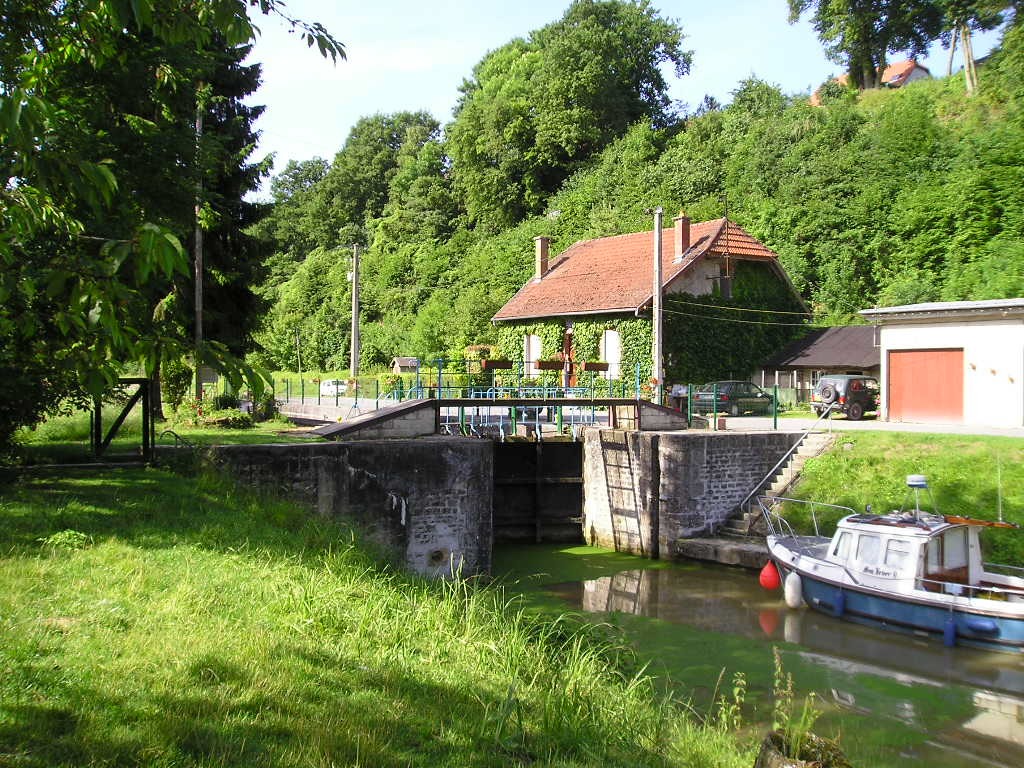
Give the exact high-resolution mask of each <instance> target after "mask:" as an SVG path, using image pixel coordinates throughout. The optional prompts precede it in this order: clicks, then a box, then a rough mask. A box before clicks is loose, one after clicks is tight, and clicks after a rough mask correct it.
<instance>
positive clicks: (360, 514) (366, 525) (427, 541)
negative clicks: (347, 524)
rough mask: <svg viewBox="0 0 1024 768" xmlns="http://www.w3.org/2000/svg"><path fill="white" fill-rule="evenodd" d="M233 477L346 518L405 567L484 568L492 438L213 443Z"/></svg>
mask: <svg viewBox="0 0 1024 768" xmlns="http://www.w3.org/2000/svg"><path fill="white" fill-rule="evenodd" d="M210 458H211V460H212V461H213V462H214V463H215V464H217V465H219V466H221V467H222V468H223V469H224V470H225V471H227V472H228V473H229V474H231V475H233V476H234V477H235V478H236V479H237V480H238V481H239V482H240V483H241V484H243V485H247V486H249V487H252V488H260V489H266V490H269V491H272V492H274V493H280V494H284V495H286V496H289V497H291V498H294V499H296V500H297V501H300V502H302V503H305V504H308V505H309V506H311V507H312V508H314V509H316V510H317V512H318V513H319V514H321V515H324V516H325V517H335V516H337V517H344V518H347V519H349V520H352V521H353V522H354V523H355V524H356V525H357V526H358V527H359V529H360V530H361V531H363V532H364V534H365V535H366V536H367V537H368V538H369V539H370V540H371V541H373V542H375V543H376V544H377V545H378V546H380V547H382V548H383V549H384V550H385V551H387V552H389V553H391V555H392V557H394V558H395V559H396V560H397V561H399V562H401V563H403V564H404V565H405V566H406V567H408V568H409V569H410V570H412V571H414V572H416V573H421V574H424V575H428V576H438V577H447V576H451V575H452V574H453V573H455V572H461V574H462V575H464V576H471V575H476V574H483V573H489V572H490V569H491V543H492V532H491V507H492V477H493V472H494V470H493V444H492V443H491V442H490V441H489V440H471V439H466V438H446V437H436V438H421V439H416V440H386V441H385V440H372V441H361V442H351V443H315V444H310V445H294V444H293V445H252V446H244V445H240V446H221V447H218V448H215V449H212V450H211V453H210Z"/></svg>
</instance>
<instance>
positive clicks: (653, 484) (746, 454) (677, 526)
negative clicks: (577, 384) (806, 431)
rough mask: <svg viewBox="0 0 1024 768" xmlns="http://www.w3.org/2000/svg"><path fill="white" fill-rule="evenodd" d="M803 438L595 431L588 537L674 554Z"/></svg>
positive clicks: (587, 451) (590, 438)
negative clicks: (678, 543)
mask: <svg viewBox="0 0 1024 768" xmlns="http://www.w3.org/2000/svg"><path fill="white" fill-rule="evenodd" d="M798 437H799V436H798V435H796V434H791V433H776V432H772V433H728V432H711V433H694V432H624V431H621V430H610V429H589V430H587V431H586V433H585V435H584V447H583V487H584V505H583V528H584V530H583V533H584V536H585V538H586V539H587V541H588V542H590V543H592V544H597V545H600V546H604V547H611V548H614V549H616V550H619V551H623V552H631V553H633V554H638V555H644V556H647V557H674V556H675V555H676V554H677V553H676V551H675V542H676V541H677V540H678V539H681V538H687V537H691V536H698V535H702V534H708V533H711V532H712V531H714V530H715V528H716V527H717V526H718V525H720V524H721V523H722V522H724V520H725V519H726V518H727V517H728V516H729V514H730V513H731V512H732V511H733V510H734V509H735V507H736V505H737V504H739V502H740V501H742V500H743V498H744V497H745V496H746V495H747V493H749V492H750V491H751V490H752V489H753V488H754V486H755V485H756V484H757V483H758V482H760V481H761V480H762V479H763V478H764V476H765V475H766V474H767V473H768V470H770V469H771V468H772V466H774V465H775V463H776V462H778V460H779V459H781V458H782V456H783V455H784V454H785V453H786V451H787V450H789V449H790V448H791V447H792V446H793V444H794V442H795V441H796V440H797V439H798Z"/></svg>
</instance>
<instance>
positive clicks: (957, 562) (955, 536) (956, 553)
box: [924, 526, 969, 584]
mask: <svg viewBox="0 0 1024 768" xmlns="http://www.w3.org/2000/svg"><path fill="white" fill-rule="evenodd" d="M968 553H969V548H968V541H967V528H966V527H965V526H957V527H955V528H950V529H948V530H946V531H943V532H942V534H941V535H939V536H935V537H934V538H932V540H931V541H929V542H928V546H927V548H926V550H925V573H924V575H925V578H926V579H930V580H932V581H941V582H952V583H956V584H966V583H967V580H968V563H969V560H968Z"/></svg>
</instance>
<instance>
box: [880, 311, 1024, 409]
mask: <svg viewBox="0 0 1024 768" xmlns="http://www.w3.org/2000/svg"><path fill="white" fill-rule="evenodd" d="M881 345H882V350H881V352H882V381H883V386H882V411H883V415H884V418H888V414H889V402H888V396H889V393H888V389H889V388H888V386H887V385H886V382H888V380H889V370H888V363H889V352H890V351H891V350H914V349H958V348H962V349H963V351H964V372H963V376H964V423H965V424H975V425H979V426H983V425H984V426H995V427H1020V426H1022V425H1024V323H1022V322H1021V321H1020V320H975V321H971V320H967V319H963V318H955V319H952V320H950V321H946V322H942V321H938V320H937V321H935V322H930V323H925V322H921V323H906V324H900V323H893V324H892V325H883V326H882V331H881Z"/></svg>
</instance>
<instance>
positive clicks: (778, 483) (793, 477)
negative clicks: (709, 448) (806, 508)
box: [719, 432, 835, 537]
mask: <svg viewBox="0 0 1024 768" xmlns="http://www.w3.org/2000/svg"><path fill="white" fill-rule="evenodd" d="M834 440H835V436H834V435H830V434H825V433H820V432H812V433H811V434H809V435H807V436H806V437H805V438H804V439H803V441H802V442H801V443H800V446H799V447H798V448H797V449H796V451H794V452H793V455H792V456H790V459H789V461H788V462H787V463H786V464H784V465H783V466H782V467H781V468H780V469H779V471H778V472H777V473H776V475H775V477H774V478H772V480H771V481H770V482H769V483H768V484H767V485H766V486H765V487H764V488H763V489H762V490H761V492H760V494H756V495H762V496H771V497H774V496H785V494H786V492H787V491H788V490H789V489H790V488H791V487H792V486H793V484H794V483H795V482H796V481H797V480H798V479H799V477H800V472H801V471H802V470H803V468H804V466H805V465H806V464H807V460H808V459H811V458H814V457H815V456H819V455H821V454H822V453H824V452H825V451H826V450H827V449H828V448H829V446H831V445H832V443H833V442H834ZM751 506H754V507H756V503H755V504H752V505H751ZM760 520H761V511H760V510H759V509H754V510H743V509H737V510H736V511H735V512H734V513H733V515H732V516H731V517H729V518H728V519H727V520H726V521H725V522H724V523H723V524H722V527H721V528H720V529H719V531H720V532H721V533H722V534H724V535H728V536H739V537H750V536H751V533H752V531H753V529H754V527H755V526H756V525H757V523H758V522H760Z"/></svg>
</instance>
